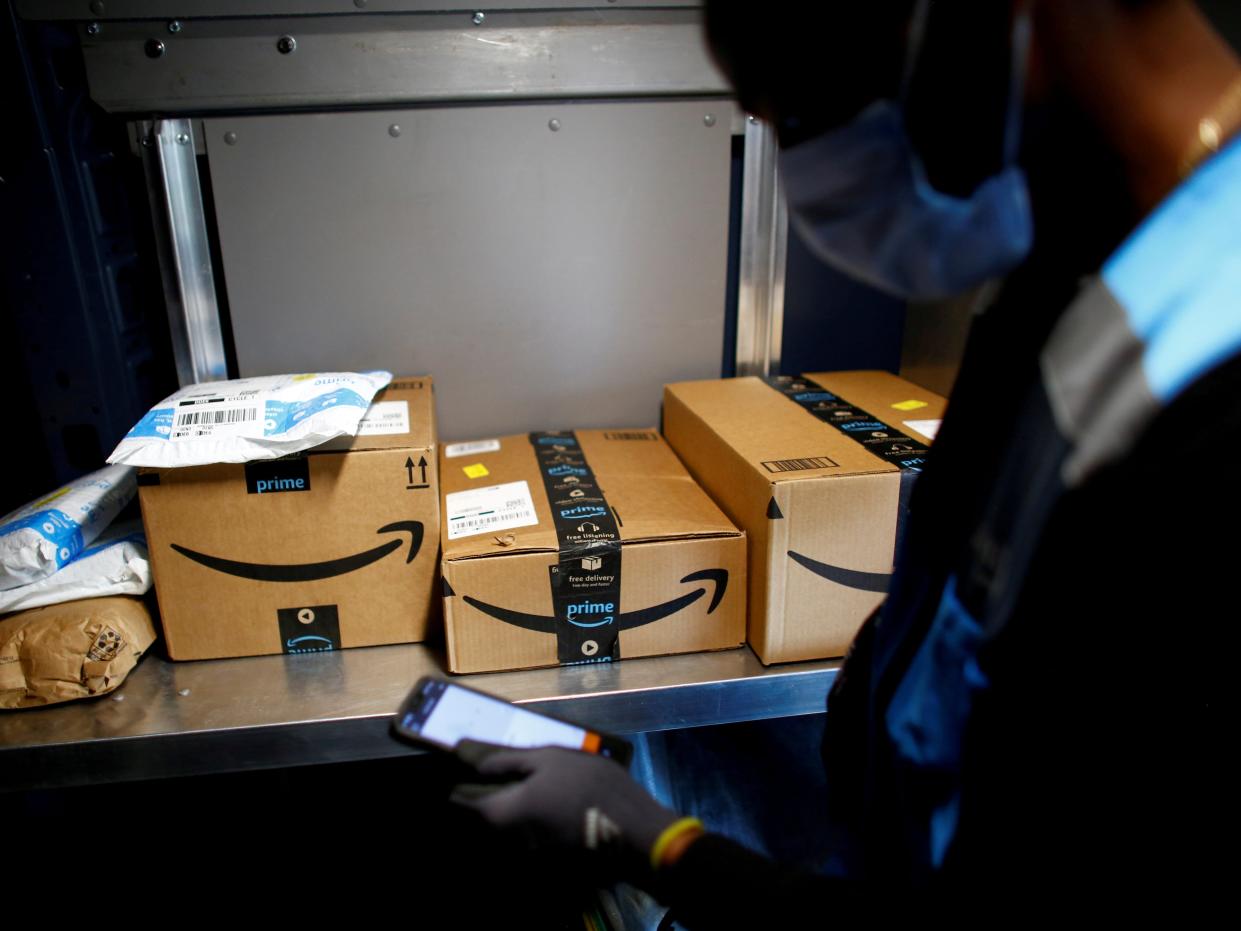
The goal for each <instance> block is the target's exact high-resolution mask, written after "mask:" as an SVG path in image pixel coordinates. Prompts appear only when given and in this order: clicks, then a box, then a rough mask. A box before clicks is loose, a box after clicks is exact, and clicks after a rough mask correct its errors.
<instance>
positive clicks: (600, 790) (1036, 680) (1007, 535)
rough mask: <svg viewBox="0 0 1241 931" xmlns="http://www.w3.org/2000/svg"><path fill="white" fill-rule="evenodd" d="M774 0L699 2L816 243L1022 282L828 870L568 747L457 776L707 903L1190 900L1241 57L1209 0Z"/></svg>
mask: <svg viewBox="0 0 1241 931" xmlns="http://www.w3.org/2000/svg"><path fill="white" fill-rule="evenodd" d="M782 6H784V5H782V4H763V5H762V7H761V9H762V12H761V14H760V13H758V12H755V10H756V9H757V5H748V4H733V5H729V4H722V3H717V4H708V11H707V23H708V34H709V36H710V38H711V40H712V43H713V47H714V49H715V52H716V55H717V58H718V59H719V61H720V63H721V65H722V66H723V68H724V70H725V71H726V72H727V73H728V74H729V76H730V77H731V78H732V80H733V81H734V83H735V84H736V88H737V93H738V96H739V99H740V100H741V102H742V104H743V105H744V106H746V107H747V108H748V109H750V110H751V111H753V112H756V113H758V114H759V115H761V116H762V117H763V118H765V119H767V120H770V121H771V122H772V124H773V125H774V126H775V127H776V131H777V133H778V136H779V139H780V142H781V146H782V153H781V161H782V166H781V167H782V172H783V174H782V179H783V184H784V189H785V192H786V195H787V198H788V203H789V207H790V212H791V215H792V217H793V223H794V224H795V225H796V227H797V228H798V230H799V231H800V232H801V234H802V236H803V237H804V238H805V239H806V240H807V242H808V243H809V244H810V245H811V247H812V248H813V249H815V250H816V251H817V252H818V253H819V255H821V256H822V257H823V258H824V259H825V260H826V261H829V262H832V263H833V264H835V265H837V266H838V267H840V268H843V269H845V270H846V271H848V272H849V273H851V274H853V275H854V276H856V277H857V278H860V279H862V280H865V281H868V282H870V283H871V284H873V285H875V286H877V287H880V288H883V289H885V290H887V291H889V292H891V293H893V294H897V295H901V296H903V297H906V298H908V299H910V300H912V301H920V300H926V299H933V298H938V297H944V296H947V295H952V294H960V293H963V292H967V291H969V290H970V289H974V288H978V287H979V286H982V285H984V283H985V282H988V281H993V280H996V279H998V278H1001V277H1003V278H1004V279H1005V283H1004V286H1003V289H1002V291H1001V292H1000V295H999V297H998V298H997V299H996V300H995V301H993V302H992V303H991V305H990V306H989V308H988V309H986V310H985V311H984V312H982V313H980V314H979V315H978V316H977V318H976V320H975V321H974V324H973V328H972V331H971V335H970V341H969V345H968V348H967V351H966V356H965V360H964V362H963V365H962V370H961V373H960V376H959V379H958V381H957V384H956V387H955V390H954V392H953V395H952V403H951V407H950V410H949V411H948V414H947V417H946V420H945V422H944V425H943V427H942V429H941V431H940V433H939V437H938V440H937V443H936V447H935V451H934V454H933V456H932V460H931V462H930V465H929V467H928V468H927V470H926V471H925V473H924V474H923V475H922V476H921V477H920V479H919V482H918V485H917V486H916V490H915V492H914V496H913V502H912V513H911V518H910V527H909V530H908V534H907V537H906V541H905V544H904V546H903V550H902V552H901V553H900V554H898V559H897V570H896V576H895V580H894V585H893V588H892V592H891V595H890V597H889V599H888V601H887V603H886V604H885V605H884V607H883V609H882V611H881V612H880V613H879V614H878V616H876V617H874V618H872V619H871V620H870V621H869V622H868V623H867V624H866V625H865V626H864V627H863V628H862V630H861V632H860V633H859V635H858V637H857V640H856V641H855V643H854V645H853V647H852V649H851V651H850V654H849V657H848V658H847V660H846V662H845V664H844V666H843V668H842V670H841V672H840V674H839V675H838V676H837V679H836V681H835V684H834V685H833V687H832V690H831V694H830V695H829V696H828V715H827V718H826V721H827V725H826V734H825V740H824V746H823V756H824V761H825V765H826V768H827V775H828V788H829V798H828V803H829V808H830V815H831V819H832V823H833V826H834V827H835V828H836V829H837V832H838V835H839V838H838V846H837V847H836V848H835V849H833V850H832V851H830V854H831V862H832V865H833V868H832V870H831V871H830V872H829V873H828V874H825V875H815V876H810V875H803V874H799V873H797V872H794V871H791V870H788V869H784V868H782V867H780V866H779V865H778V864H775V863H772V862H770V861H768V860H766V859H764V858H763V857H760V856H758V855H757V854H754V853H751V852H749V851H747V850H744V849H743V848H741V847H739V846H737V845H736V844H734V843H732V842H731V841H729V840H727V839H725V838H723V837H721V836H717V835H715V834H713V833H711V831H710V825H705V826H704V825H702V824H700V823H698V822H697V821H695V820H693V819H688V818H683V817H680V816H679V815H678V814H677V813H675V812H672V811H669V810H667V809H665V808H664V807H662V806H661V805H660V804H658V803H657V802H656V801H654V800H653V799H651V798H650V797H649V796H647V795H646V793H645V792H643V791H642V790H641V789H640V788H639V787H638V786H637V785H636V784H635V783H634V782H633V781H632V780H631V779H630V778H629V777H628V775H626V773H624V772H623V771H622V770H621V769H620V768H619V767H618V766H616V765H615V764H614V763H612V762H610V761H608V760H606V759H601V758H597V757H593V756H590V755H587V754H582V753H578V752H575V751H569V750H560V749H542V750H529V751H500V752H491V753H487V752H481V751H480V748H478V747H477V746H471V745H467V746H465V747H463V748H462V751H461V753H462V755H463V756H465V757H466V758H467V760H470V761H473V762H474V764H475V765H476V766H477V768H478V770H480V771H481V772H482V773H483V774H485V775H487V776H488V777H496V776H508V777H510V778H512V779H513V780H514V781H513V782H512V784H511V785H508V786H506V787H505V788H503V789H501V790H499V791H495V792H493V793H492V794H489V795H486V796H485V797H482V798H480V799H472V800H469V801H468V802H467V803H468V804H471V805H472V806H474V807H475V808H476V809H477V811H478V812H479V813H480V814H481V815H482V817H483V818H484V819H486V820H487V821H490V822H491V823H493V824H494V825H496V826H497V827H499V828H502V829H510V830H521V831H524V832H526V833H527V834H528V835H529V836H531V837H534V838H535V839H537V840H538V841H540V842H541V843H543V844H546V845H549V846H552V847H559V848H563V849H567V850H574V849H577V850H582V851H591V852H592V853H593V855H595V856H596V857H597V858H598V859H599V861H600V862H601V863H603V864H605V865H609V866H610V868H612V869H613V871H614V875H617V876H623V877H625V878H628V879H630V880H632V881H635V882H638V883H640V884H642V885H644V886H645V887H646V888H648V889H649V890H651V891H652V892H653V893H654V894H655V895H656V896H657V897H658V898H660V899H661V900H662V901H664V902H665V903H667V904H669V905H671V906H672V907H673V909H674V911H675V913H676V914H677V915H678V916H679V918H680V920H681V921H682V922H683V923H684V924H686V925H687V926H689V927H694V928H697V927H715V926H764V927H770V926H777V925H779V924H780V923H781V919H785V918H789V919H795V918H798V917H801V916H816V921H817V923H819V924H823V923H825V920H826V918H827V917H828V916H835V917H844V918H847V917H848V916H849V915H850V914H855V915H858V916H859V917H867V918H869V919H873V918H874V917H876V916H877V915H881V914H882V913H883V912H885V911H892V912H895V911H905V910H908V911H915V910H916V911H918V912H924V911H926V910H928V909H931V910H933V909H935V908H936V907H943V908H947V907H950V906H951V907H954V908H959V907H960V905H961V903H963V902H969V901H974V902H978V901H981V900H982V897H983V896H984V895H988V894H989V895H994V896H1000V895H1004V896H1007V898H1006V899H1004V900H1003V901H1004V904H1006V905H1008V906H1009V909H1010V910H1011V911H1017V912H1018V913H1022V912H1025V911H1028V910H1030V909H1037V908H1040V907H1055V908H1064V907H1065V906H1066V905H1068V904H1078V903H1081V902H1086V903H1090V904H1094V905H1097V906H1100V907H1103V908H1106V909H1108V910H1113V909H1119V908H1126V907H1136V908H1139V909H1142V910H1144V911H1145V910H1147V909H1149V908H1150V907H1151V906H1152V905H1153V903H1154V902H1155V901H1156V900H1158V899H1160V898H1162V897H1166V896H1168V895H1169V894H1172V895H1175V896H1177V897H1180V898H1181V900H1182V903H1181V904H1182V906H1183V907H1184V908H1185V909H1192V908H1194V907H1196V906H1197V905H1199V904H1201V903H1202V902H1203V901H1204V900H1203V899H1202V897H1201V896H1200V895H1199V894H1198V893H1199V892H1201V891H1202V890H1203V889H1206V890H1208V891H1209V890H1211V889H1212V888H1217V887H1214V886H1213V883H1214V880H1215V878H1216V875H1217V873H1218V872H1222V866H1216V865H1213V864H1222V862H1223V860H1222V859H1220V858H1219V857H1218V856H1217V854H1216V852H1215V851H1217V850H1219V849H1222V847H1223V846H1224V842H1225V841H1226V840H1227V839H1228V838H1227V834H1226V831H1227V830H1228V829H1227V827H1226V825H1227V823H1228V818H1226V817H1225V816H1226V814H1228V813H1230V812H1231V810H1232V809H1231V806H1232V802H1231V799H1230V798H1229V796H1228V795H1226V793H1225V790H1224V787H1225V785H1226V783H1227V782H1230V780H1228V779H1227V772H1228V766H1230V765H1231V764H1227V765H1226V764H1225V762H1224V753H1223V752H1222V750H1221V749H1220V747H1221V745H1222V744H1224V743H1225V740H1226V739H1227V738H1228V737H1229V736H1230V735H1231V734H1232V733H1233V732H1234V728H1233V727H1228V726H1226V725H1227V724H1228V723H1231V722H1229V721H1225V720H1223V716H1224V712H1223V710H1222V709H1221V707H1220V696H1221V693H1222V689H1221V683H1222V673H1221V667H1222V663H1223V662H1224V660H1225V657H1226V656H1227V653H1226V651H1225V649H1224V639H1223V638H1224V631H1225V630H1226V629H1227V628H1228V627H1229V626H1230V625H1231V623H1232V622H1233V619H1234V616H1235V607H1234V605H1233V603H1232V601H1231V598H1232V586H1231V576H1232V572H1233V571H1235V570H1234V563H1235V560H1234V558H1233V554H1234V552H1235V551H1236V547H1235V546H1234V545H1233V544H1232V543H1231V542H1230V537H1231V533H1232V532H1233V530H1234V529H1235V528H1236V527H1238V526H1241V520H1239V518H1241V507H1239V506H1238V496H1237V495H1236V494H1235V492H1234V491H1233V490H1232V489H1231V487H1230V486H1231V478H1232V471H1231V467H1232V464H1233V462H1234V461H1235V457H1236V455H1237V454H1238V453H1241V358H1239V356H1238V351H1239V350H1241V142H1233V141H1232V136H1233V134H1234V133H1235V132H1236V130H1237V129H1238V126H1239V125H1241V64H1239V63H1238V60H1237V58H1236V56H1235V55H1234V54H1233V52H1232V51H1231V49H1230V48H1229V47H1228V46H1227V45H1226V44H1225V43H1224V42H1223V41H1222V40H1221V39H1220V37H1219V36H1218V35H1217V34H1216V33H1215V32H1214V31H1213V29H1212V28H1211V27H1210V25H1209V24H1208V22H1207V21H1206V20H1205V19H1204V17H1203V15H1202V14H1201V13H1200V11H1199V10H1198V9H1197V8H1196V6H1195V4H1194V3H1193V2H1191V0H1145V2H1141V0H1071V2H1070V0H1031V2H1022V0H1015V2H1000V0H989V2H965V0H960V2H950V0H941V2H938V3H934V4H927V3H913V4H910V3H902V2H886V3H885V2H883V0H879V2H876V3H871V4H849V5H845V4H817V5H797V6H796V7H794V6H793V5H791V4H790V5H788V11H787V14H782V11H781V9H780V8H781V7H782ZM846 6H848V7H849V9H847V10H846V9H843V8H844V7H846ZM836 840H837V839H836V837H835V836H834V838H833V841H834V842H836ZM966 893H968V895H969V898H966V895H965V894H966ZM991 914H993V915H994V914H997V913H991Z"/></svg>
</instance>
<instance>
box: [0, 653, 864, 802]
mask: <svg viewBox="0 0 1241 931" xmlns="http://www.w3.org/2000/svg"><path fill="white" fill-rule="evenodd" d="M839 665H840V663H839V661H838V660H831V661H817V662H808V663H794V664H786V665H781V666H774V667H764V666H763V665H762V664H761V663H760V662H759V661H758V660H757V659H756V658H755V656H754V654H753V653H751V652H750V650H749V649H748V648H743V649H740V650H727V651H723V652H719V653H697V654H688V655H683V656H662V657H654V658H649V659H632V660H625V661H623V662H620V663H615V664H609V665H597V666H560V667H555V668H551V669H532V670H524V671H518V672H506V673H488V674H481V675H472V676H467V677H462V679H461V681H463V682H465V683H466V684H468V685H470V686H472V687H474V688H479V689H482V690H484V691H488V692H492V693H494V694H496V695H499V696H502V697H504V698H507V699H509V700H511V701H515V702H520V703H523V704H528V705H530V706H531V707H532V708H536V709H539V710H542V711H547V712H549V713H552V714H555V715H558V716H560V717H563V718H567V719H569V720H573V721H577V722H579V723H582V724H586V725H590V726H593V727H596V728H598V729H600V730H605V731H611V732H614V733H635V732H643V731H659V730H672V729H678V728H685V727H698V726H702V725H710V724H729V723H735V722H738V721H754V720H760V719H765V718H780V717H791V716H795V715H802V714H813V713H816V712H820V711H822V710H823V707H824V700H825V696H826V694H827V689H828V688H829V687H830V685H831V682H832V679H833V678H834V677H835V674H836V670H837V669H838V668H839ZM424 675H447V673H446V672H445V666H444V656H443V654H442V653H441V652H439V651H437V650H434V649H432V648H428V647H426V646H423V645H421V644H414V645H398V646H386V647H369V648H365V649H352V650H342V651H339V652H334V653H319V654H307V655H301V656H256V657H247V658H243V659H229V660H210V661H202V662H192V663H173V662H170V661H168V660H166V659H164V658H163V657H162V656H159V655H150V656H147V657H146V658H144V659H143V660H142V662H141V663H140V664H139V666H138V668H137V669H135V670H134V671H133V673H131V674H130V677H129V679H128V680H127V681H126V682H125V684H124V685H123V686H122V687H121V688H120V689H118V690H117V691H116V692H115V693H113V694H112V695H109V696H105V697H102V698H99V699H95V700H91V701H84V702H75V703H71V704H67V705H60V706H54V707H51V708H41V709H28V710H22V711H6V712H0V790H23V789H56V788H65V787H71V786H80V785H92V784H100V783H108V782H121V781H128V780H136V779H156V778H168V777H176V776H192V775H205V774H211V773H224V772H235V771H240V770H249V769H267V768H273V767H288V766H303V765H308V764H315V763H335V762H342V761H346V760H364V759H380V758H385V757H395V756H404V755H408V754H409V753H410V752H414V751H411V749H410V748H409V747H407V746H406V745H404V744H401V743H398V742H397V741H396V740H394V739H393V738H392V737H391V735H390V734H389V724H390V720H391V717H392V715H393V714H394V712H395V711H396V708H397V706H398V704H399V703H400V701H401V699H402V698H404V697H405V694H406V692H407V691H408V690H409V688H410V687H411V686H412V685H413V683H414V682H415V680H417V679H418V678H419V677H421V676H424Z"/></svg>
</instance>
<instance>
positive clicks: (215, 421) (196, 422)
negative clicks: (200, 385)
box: [169, 402, 263, 440]
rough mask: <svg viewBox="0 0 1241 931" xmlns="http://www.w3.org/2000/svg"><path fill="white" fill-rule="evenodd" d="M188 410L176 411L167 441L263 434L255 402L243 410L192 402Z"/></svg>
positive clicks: (235, 406) (259, 410) (237, 407)
mask: <svg viewBox="0 0 1241 931" xmlns="http://www.w3.org/2000/svg"><path fill="white" fill-rule="evenodd" d="M182 403H183V404H184V402H182ZM217 403H218V402H217ZM187 406H190V405H187ZM190 407H191V409H189V410H181V411H178V412H177V414H176V417H175V419H174V421H173V425H172V433H171V434H170V435H169V439H172V440H195V439H198V438H200V437H204V436H209V437H217V436H262V435H263V424H262V422H260V421H259V414H260V412H261V411H262V408H261V407H260V405H259V404H258V403H253V404H247V405H245V406H244V407H242V406H238V405H235V404H234V406H232V407H217V406H216V403H209V404H203V403H196V404H193V405H192V406H190Z"/></svg>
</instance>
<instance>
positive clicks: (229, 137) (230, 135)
mask: <svg viewBox="0 0 1241 931" xmlns="http://www.w3.org/2000/svg"><path fill="white" fill-rule="evenodd" d="M224 142H225V143H226V144H228V145H236V144H237V134H236V133H235V132H233V131H232V130H231V129H230V130H229V131H228V132H226V133H225V134H224Z"/></svg>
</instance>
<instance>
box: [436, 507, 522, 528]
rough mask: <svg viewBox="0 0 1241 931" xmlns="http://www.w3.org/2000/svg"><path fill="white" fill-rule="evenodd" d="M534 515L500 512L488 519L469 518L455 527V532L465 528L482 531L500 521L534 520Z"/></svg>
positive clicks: (520, 512)
mask: <svg viewBox="0 0 1241 931" xmlns="http://www.w3.org/2000/svg"><path fill="white" fill-rule="evenodd" d="M533 519H534V515H533V514H532V513H531V512H530V511H524V510H523V511H500V512H499V513H498V514H488V515H487V516H486V517H467V518H464V519H463V520H461V522H460V523H458V524H456V525H455V526H454V528H453V529H454V530H457V531H460V530H462V529H463V528H465V527H475V528H478V529H482V528H483V527H489V526H491V525H492V524H496V523H499V522H500V521H506V522H508V521H513V520H533Z"/></svg>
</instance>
